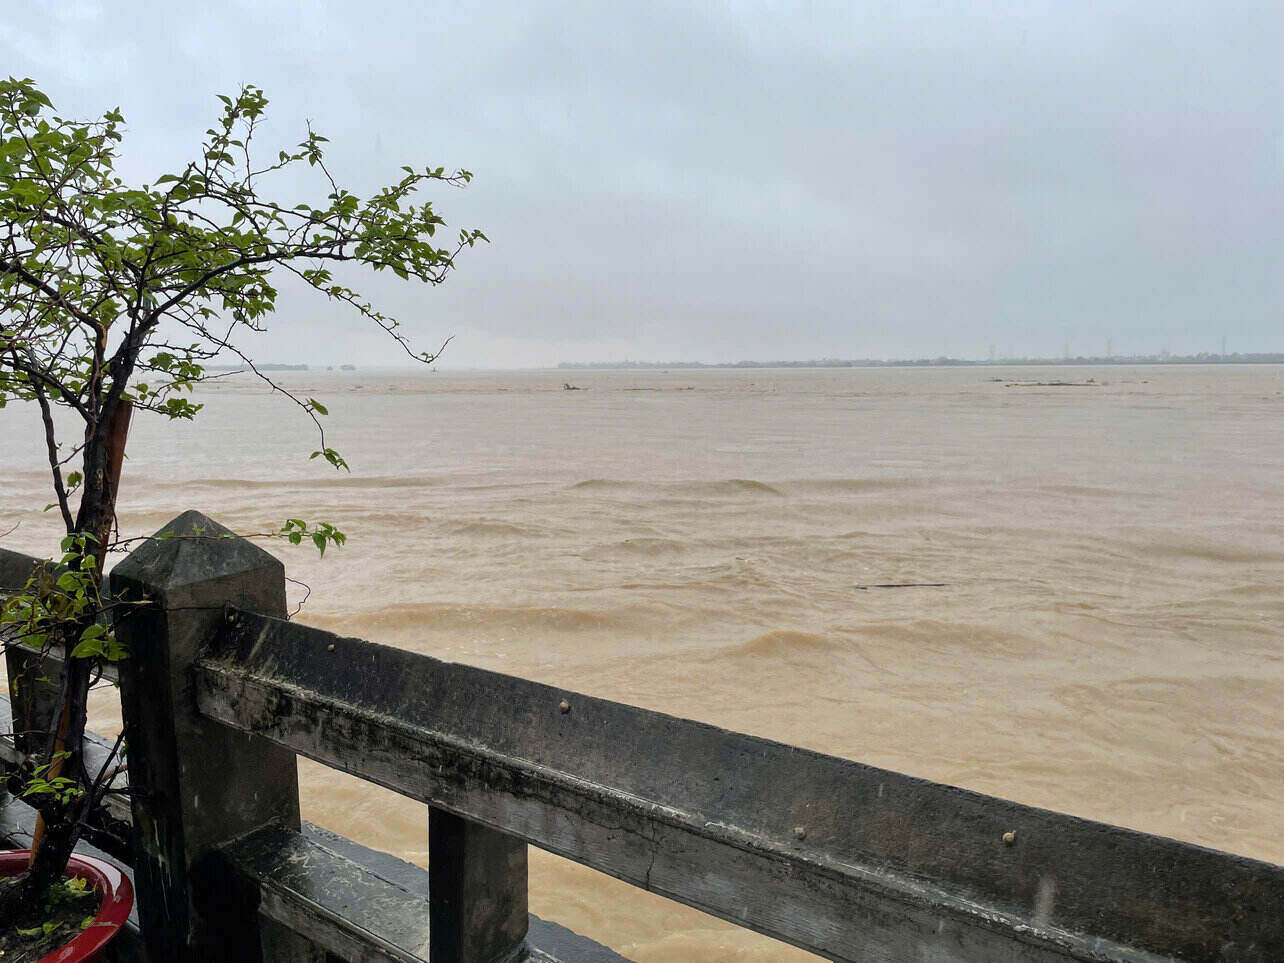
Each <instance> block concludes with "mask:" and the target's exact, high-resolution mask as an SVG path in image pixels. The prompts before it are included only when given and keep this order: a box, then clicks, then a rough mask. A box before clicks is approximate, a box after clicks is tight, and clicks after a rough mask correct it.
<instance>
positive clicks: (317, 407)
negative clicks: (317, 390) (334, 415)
mask: <svg viewBox="0 0 1284 963" xmlns="http://www.w3.org/2000/svg"><path fill="white" fill-rule="evenodd" d="M308 404H310V405H311V406H312V410H313V411H315V412H316V413H317V414H318V415H328V414H329V413H330V412H329V411H328V410H327V409H326V406H325V405H323V404H321V402H319V401H317V400H316V399H315V398H309V399H308Z"/></svg>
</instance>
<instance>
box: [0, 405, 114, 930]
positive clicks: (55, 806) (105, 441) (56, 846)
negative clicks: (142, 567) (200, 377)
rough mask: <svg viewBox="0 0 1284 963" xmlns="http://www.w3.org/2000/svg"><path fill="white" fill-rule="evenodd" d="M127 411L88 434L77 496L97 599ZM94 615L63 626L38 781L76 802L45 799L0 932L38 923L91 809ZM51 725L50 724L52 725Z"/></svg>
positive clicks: (5, 902) (1, 903)
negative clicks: (89, 651) (83, 641)
mask: <svg viewBox="0 0 1284 963" xmlns="http://www.w3.org/2000/svg"><path fill="white" fill-rule="evenodd" d="M131 413H132V405H131V404H130V402H128V401H122V402H119V403H118V404H117V405H115V407H114V408H113V409H112V410H111V411H110V412H104V416H105V417H104V419H103V421H104V423H105V424H103V425H100V426H98V427H97V429H96V430H91V432H90V433H89V436H88V437H87V438H86V445H85V454H84V472H83V474H84V478H85V482H84V488H83V492H82V496H81V501H80V508H79V511H78V512H77V516H76V526H75V530H74V531H73V532H72V533H70V534H78V533H83V534H87V535H91V536H93V538H94V539H95V540H96V541H95V546H96V548H95V549H94V551H95V554H96V562H97V565H96V566H95V568H94V570H93V573H92V578H93V580H94V582H95V583H96V588H97V590H98V591H101V588H102V578H103V565H104V561H105V559H106V555H107V546H108V545H109V544H110V541H111V533H112V529H113V527H114V524H115V518H116V491H117V488H118V485H119V482H120V471H121V465H122V463H123V459H124V455H125V439H126V437H127V436H128V432H129V421H130V415H131ZM98 614H99V613H98V612H96V611H90V612H87V613H86V617H85V619H84V620H83V621H78V622H76V623H74V624H71V625H68V626H66V629H67V633H66V636H65V638H64V639H63V640H62V644H63V651H64V660H63V666H64V668H63V686H62V704H61V707H60V712H59V718H58V720H57V722H56V724H54V725H51V727H50V729H51V737H50V745H49V751H48V754H47V756H46V758H47V759H48V760H49V767H48V769H47V771H46V772H45V773H44V778H46V779H48V780H50V781H52V780H53V779H55V778H56V777H58V776H59V775H62V774H64V773H66V774H68V777H69V778H71V779H74V780H76V781H77V782H78V783H79V784H80V790H81V792H80V794H79V795H78V796H76V797H74V798H72V799H70V800H68V801H67V802H65V803H62V802H59V801H58V800H56V799H49V800H46V801H44V802H43V803H41V805H40V806H39V814H38V817H37V820H36V828H35V831H34V832H33V834H32V843H31V848H32V856H31V864H30V866H29V867H28V868H27V870H26V872H24V873H22V874H21V875H19V876H16V877H14V878H13V879H12V880H10V881H9V882H7V883H6V884H5V885H4V887H3V889H0V926H12V925H14V924H15V923H19V922H21V921H23V917H24V916H27V915H28V914H31V913H35V914H36V915H40V912H41V908H42V905H43V895H44V892H45V891H46V890H47V889H48V888H49V886H50V885H51V884H53V883H55V882H57V881H58V880H59V879H60V878H61V877H62V874H63V871H64V870H65V869H66V867H67V860H68V859H70V858H71V854H72V852H73V851H74V850H75V848H76V843H77V842H79V840H80V834H81V831H82V829H83V826H84V820H83V819H82V815H85V813H84V810H85V807H86V806H89V805H92V803H93V800H92V799H91V798H90V789H91V785H92V779H93V777H94V776H96V775H97V774H96V773H89V772H87V770H86V768H85V763H84V735H85V718H86V714H87V712H88V703H89V683H90V678H91V672H92V669H93V664H92V660H90V659H73V658H72V657H71V652H72V650H73V649H74V648H75V647H76V643H77V641H78V640H79V638H80V633H81V631H82V630H83V629H84V628H86V627H87V626H88V625H90V624H92V623H93V622H94V621H96V619H97V617H98ZM51 721H52V720H51Z"/></svg>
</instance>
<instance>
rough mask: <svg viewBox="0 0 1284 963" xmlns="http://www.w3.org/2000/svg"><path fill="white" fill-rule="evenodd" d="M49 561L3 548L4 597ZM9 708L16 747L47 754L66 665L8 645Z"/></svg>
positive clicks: (0, 584)
mask: <svg viewBox="0 0 1284 963" xmlns="http://www.w3.org/2000/svg"><path fill="white" fill-rule="evenodd" d="M48 564H49V563H48V562H44V561H41V560H40V559H38V558H32V557H31V556H30V555H22V554H19V553H18V552H10V551H8V550H7V549H0V595H4V594H6V593H8V592H20V591H21V590H22V588H23V587H24V586H25V585H26V582H27V579H28V578H30V576H31V574H32V572H34V571H35V569H36V567H37V566H41V565H48ZM5 671H6V672H7V673H8V676H9V706H10V709H11V711H12V713H13V743H14V748H16V749H17V750H18V751H19V752H21V753H24V754H28V755H29V754H31V753H32V752H43V751H44V749H45V742H46V741H47V740H48V737H49V728H50V725H51V723H52V720H53V717H54V713H55V712H56V711H57V709H58V700H59V696H60V695H61V691H60V687H59V685H58V680H59V678H60V675H59V673H60V672H61V671H62V666H61V665H60V664H59V663H57V662H55V661H53V660H51V659H47V658H46V657H45V656H43V655H41V653H39V652H37V651H36V650H35V649H29V648H27V647H26V646H24V645H21V644H20V643H17V642H12V643H10V644H8V645H6V646H5Z"/></svg>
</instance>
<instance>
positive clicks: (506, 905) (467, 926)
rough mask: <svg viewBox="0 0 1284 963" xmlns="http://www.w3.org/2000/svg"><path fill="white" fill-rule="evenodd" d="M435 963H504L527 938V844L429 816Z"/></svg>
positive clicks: (438, 814) (445, 816)
mask: <svg viewBox="0 0 1284 963" xmlns="http://www.w3.org/2000/svg"><path fill="white" fill-rule="evenodd" d="M428 858H429V862H428V876H429V879H430V886H429V897H428V910H429V918H430V921H431V923H430V925H431V929H432V956H431V960H432V963H500V961H505V960H509V959H512V958H513V956H514V955H515V954H516V953H517V952H518V950H520V948H521V946H522V943H523V941H524V940H525V938H526V916H527V913H526V884H527V868H526V842H525V840H521V839H514V838H513V837H512V836H509V835H506V834H505V833H500V832H496V831H495V830H493V829H491V828H489V827H488V826H482V825H480V824H479V823H474V822H469V821H468V820H466V819H461V818H460V817H459V816H456V815H454V814H453V813H448V812H443V811H442V810H440V809H429V811H428Z"/></svg>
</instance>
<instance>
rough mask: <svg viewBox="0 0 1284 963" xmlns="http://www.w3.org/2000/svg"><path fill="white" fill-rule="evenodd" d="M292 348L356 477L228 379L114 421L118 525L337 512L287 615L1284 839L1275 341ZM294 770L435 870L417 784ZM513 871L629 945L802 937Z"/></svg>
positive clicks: (37, 492)
mask: <svg viewBox="0 0 1284 963" xmlns="http://www.w3.org/2000/svg"><path fill="white" fill-rule="evenodd" d="M567 377H570V379H571V380H572V381H573V382H575V383H576V384H577V385H579V386H580V387H582V388H583V389H585V390H583V391H575V392H569V391H563V390H562V387H561V386H562V382H563V381H564V380H566V379H567ZM281 378H282V380H283V381H284V382H285V383H286V384H289V385H290V386H291V387H293V388H296V389H297V390H298V391H300V392H301V393H303V394H306V395H311V396H315V397H317V398H318V399H320V400H321V401H323V402H324V403H325V404H326V405H327V406H328V407H329V409H330V412H331V416H330V418H329V419H328V422H329V426H330V433H329V436H328V439H327V440H328V442H329V443H330V444H332V445H333V446H334V447H336V448H338V449H339V450H340V451H342V452H343V454H344V455H345V456H346V457H347V459H348V461H349V462H350V463H351V465H352V473H351V474H350V475H348V474H336V473H334V472H333V471H331V470H329V469H328V468H325V467H324V466H323V465H320V464H319V463H318V462H310V461H308V459H307V456H308V454H309V453H310V452H311V451H312V450H313V449H314V448H316V447H317V445H316V444H315V439H314V438H313V437H311V436H310V435H309V426H308V424H307V423H306V421H305V420H304V419H303V418H302V417H300V416H299V414H298V412H297V409H293V408H292V407H291V406H290V405H289V404H288V403H286V402H284V401H283V400H282V399H281V398H280V397H276V398H272V397H269V395H268V393H267V392H266V391H265V390H264V389H263V388H262V387H261V386H260V385H258V384H256V383H255V382H253V381H251V380H248V379H245V378H242V377H236V378H231V379H227V380H225V381H222V382H219V383H216V384H214V385H211V386H210V387H209V388H207V389H206V390H205V391H204V392H203V393H202V397H201V399H200V400H203V401H204V402H205V404H206V409H205V410H204V411H203V412H202V414H201V417H200V420H199V422H198V424H197V425H195V426H191V425H183V424H178V425H168V424H164V423H161V422H158V421H156V420H154V419H153V420H148V419H140V420H139V421H138V422H137V423H136V425H135V429H134V435H133V437H132V439H131V448H130V459H129V462H128V463H127V466H126V475H125V481H124V483H123V490H122V496H121V499H122V501H121V508H122V512H121V522H122V529H123V530H124V531H126V532H127V533H129V534H135V533H146V532H151V531H153V530H155V529H156V528H158V527H159V526H160V525H161V524H163V523H164V522H165V521H167V520H168V519H170V518H171V517H173V516H174V515H176V514H178V512H179V511H181V510H183V509H187V508H199V509H201V510H202V511H204V512H206V513H207V514H209V515H211V516H212V517H214V518H216V519H218V520H219V521H221V522H223V523H224V524H226V525H228V526H230V527H232V528H234V529H237V530H242V531H244V530H253V531H259V530H263V529H264V528H265V527H277V526H279V525H280V524H281V522H282V520H283V519H284V518H285V517H286V516H287V515H290V516H299V517H306V518H308V519H317V520H328V521H331V522H334V523H335V524H336V525H338V526H339V527H340V528H342V529H343V530H345V531H346V532H348V533H349V535H350V537H351V540H350V542H349V544H348V546H347V547H346V548H344V549H343V550H342V551H340V552H336V553H332V554H328V555H327V557H326V558H325V559H324V560H323V561H319V560H318V559H317V558H316V557H315V552H313V553H311V554H309V553H308V552H305V551H303V550H302V549H288V548H285V547H281V546H273V550H275V551H277V552H278V554H280V555H282V557H283V558H284V559H285V561H286V565H287V570H288V572H289V574H290V575H291V576H292V577H294V578H298V579H301V580H303V581H305V582H306V583H307V584H308V585H309V586H310V587H311V590H312V594H311V596H310V598H309V599H308V602H307V605H306V607H305V608H304V610H303V612H302V613H301V615H300V616H299V618H300V619H301V620H302V621H305V622H309V623H311V624H314V625H319V626H322V627H325V628H328V629H332V630H335V631H339V632H343V633H345V634H350V635H358V636H362V637H365V638H369V639H374V640H376V641H382V642H387V643H391V644H393V645H398V646H403V647H406V648H409V649H414V650H416V651H420V652H425V653H430V654H432V655H435V656H439V657H442V658H446V659H453V660H457V661H463V662H469V663H473V664H476V665H480V666H484V667H486V668H489V669H496V670H499V671H503V672H510V673H514V674H519V675H524V676H528V677H531V678H534V679H538V680H540V681H543V682H548V683H551V684H554V685H557V686H560V687H564V688H567V689H571V690H577V691H582V692H588V693H592V694H594V695H598V696H603V697H606V698H610V699H618V700H623V701H627V702H632V703H636V704H638V705H643V706H647V707H650V708H654V709H660V710H663V711H665V712H670V713H675V714H677V715H682V716H688V717H691V718H695V719H700V720H703V721H706V722H710V723H715V724H717V725H721V726H726V727H729V728H732V729H738V730H742V731H745V732H751V733H754V734H757V735H761V736H767V737H770V738H773V739H778V740H782V741H785V742H792V743H797V744H799V745H802V746H807V747H809V748H812V749H818V750H821V751H824V752H828V753H834V754H836V755H840V756H846V757H848V758H851V759H857V760H860V761H863V762H868V763H872V764H875V765H879V766H886V767H890V768H893V769H897V770H901V771H904V772H908V773H911V774H913V775H917V776H923V777H927V778H929V779H935V780H940V781H943V782H947V783H953V784H955V785H959V786H966V787H967V788H969V789H975V790H979V791H981V792H985V793H991V794H995V795H1000V796H1005V797H1008V798H1010V799H1015V800H1018V801H1020V802H1023V803H1029V804H1033V805H1037V806H1045V807H1049V808H1052V809H1058V810H1063V811H1068V812H1071V813H1075V814H1077V815H1081V816H1086V817H1089V818H1092V819H1099V820H1106V821H1109V822H1113V823H1118V824H1121V825H1124V826H1130V827H1133V828H1136V829H1141V830H1145V831H1148V832H1152V833H1162V834H1165V835H1170V836H1176V837H1180V838H1182V839H1186V840H1190V841H1193V842H1196V843H1201V844H1204V845H1207V846H1213V847H1217V848H1219V849H1226V850H1231V851H1233V852H1237V853H1242V854H1245V855H1248V856H1254V857H1258V858H1262V859H1267V860H1271V861H1273V862H1284V806H1281V805H1280V802H1279V800H1280V799H1281V798H1284V698H1282V697H1281V692H1284V658H1282V653H1284V647H1282V646H1281V641H1280V628H1281V624H1284V589H1281V585H1284V395H1282V394H1281V391H1284V367H1271V366H1261V367H1256V366H1252V367H1250V366H1243V367H1238V366H1235V367H1232V366H1216V367H1213V366H1210V367H1185V366H1182V367H1177V366H1173V367H1160V366H1153V367H1150V366H1138V367H1123V366H1118V367H1103V368H1054V369H1014V368H963V369H959V368H953V369H904V368H899V369H837V370H792V369H790V370H783V369H782V370H774V369H760V370H750V371H743V370H737V371H726V370H713V371H673V372H667V373H666V372H659V371H601V372H574V373H569V374H568V373H565V372H557V371H546V372H518V373H494V372H488V373H467V374H452V373H432V372H429V371H425V372H421V373H369V372H360V371H358V372H345V373H339V372H333V373H331V372H300V373H289V374H283V375H281ZM1088 379H1092V381H1093V383H1091V384H1076V385H1064V386H1036V385H1028V384H1021V385H1015V384H1010V383H1011V382H1036V381H1044V382H1046V381H1058V380H1060V381H1070V382H1087V381H1088ZM39 445H40V435H39V434H38V420H37V419H36V418H35V416H34V413H33V412H28V411H21V410H14V409H12V408H10V409H8V410H5V411H2V412H0V468H2V470H3V475H2V476H0V477H2V478H3V482H4V484H3V486H2V487H0V531H3V530H6V529H8V528H9V527H10V526H12V525H13V524H15V523H21V524H20V527H19V528H18V529H17V530H16V531H15V532H13V533H12V534H10V535H9V536H7V537H6V538H5V539H4V544H5V545H6V546H8V547H11V548H14V549H18V550H24V551H28V552H32V553H36V554H49V553H51V552H52V551H53V549H54V547H55V545H56V537H57V535H56V519H55V518H52V517H50V516H48V515H41V514H40V512H39V511H38V509H39V508H40V507H41V506H43V505H44V504H45V503H46V502H48V501H49V500H50V496H49V495H48V489H49V485H48V481H47V476H46V474H45V473H44V472H43V471H42V469H41V463H42V462H41V460H42V453H41V449H40V447H39ZM907 582H913V583H942V584H939V585H933V586H932V587H915V588H897V589H887V588H876V587H874V586H876V585H879V584H885V583H907ZM298 595H299V593H296V600H297V598H298ZM110 701H111V693H110V692H108V693H104V694H103V696H102V697H101V698H100V700H99V706H100V708H99V710H98V718H97V720H96V724H97V727H98V728H99V729H110V728H112V727H113V726H114V725H116V724H117V722H116V719H115V718H114V717H113V712H112V710H111V708H110ZM302 772H303V777H302V778H303V782H304V786H303V790H304V797H305V817H306V818H308V819H311V820H312V821H314V822H317V823H319V824H321V825H323V826H327V827H329V828H331V829H334V830H337V831H339V832H342V833H345V834H346V835H349V836H352V837H354V838H356V839H358V840H361V841H362V842H364V843H366V844H368V845H371V846H375V847H377V848H380V849H385V850H389V851H391V852H394V853H396V854H398V855H400V856H402V857H404V858H406V859H410V860H414V861H417V862H420V863H424V862H426V860H427V853H426V852H425V847H426V812H425V809H424V807H422V806H420V805H418V804H414V803H411V802H408V801H406V800H403V799H400V798H399V797H396V796H393V795H391V794H389V793H387V792H385V791H383V790H379V789H376V788H374V787H371V786H366V785H364V784H361V783H358V782H356V781H354V780H352V779H350V778H347V777H342V776H339V775H337V774H335V773H332V772H330V771H328V770H325V769H323V768H321V767H318V766H314V765H305V766H304V768H303V770H302ZM531 866H532V868H531V884H530V900H531V909H532V911H533V912H535V913H538V914H539V915H541V916H544V917H546V918H549V919H554V920H557V921H559V922H561V923H564V924H565V925H567V926H570V927H571V928H572V929H575V930H578V931H580V932H582V933H585V934H586V935H589V936H592V937H594V938H596V939H599V940H601V941H603V942H605V943H607V944H609V945H611V946H613V947H614V948H616V949H618V950H619V951H620V952H622V953H624V954H625V955H626V956H629V957H632V958H634V959H637V960H641V961H662V960H663V961H671V960H726V959H740V960H777V959H792V958H795V957H798V958H801V957H803V956H805V955H804V954H800V953H796V952H795V951H793V950H791V949H789V948H787V947H784V946H781V945H780V944H778V943H773V942H771V941H769V940H764V939H761V938H759V937H755V936H752V935H751V934H747V933H743V932H741V931H739V930H736V929H734V928H733V927H730V926H728V925H726V924H723V923H720V922H718V921H716V920H713V919H711V918H709V917H707V916H704V915H702V914H700V913H698V912H695V911H692V910H688V909H685V908H683V907H679V906H676V905H675V904H672V903H669V902H667V901H666V900H663V899H660V898H658V897H653V896H650V895H648V894H645V893H640V892H639V891H637V890H634V889H632V888H631V887H628V886H625V885H624V884H622V883H618V882H616V881H614V880H610V879H608V878H606V877H603V876H600V875H598V874H596V873H594V872H592V871H590V870H587V869H583V868H581V867H578V866H576V865H573V864H570V863H567V862H565V861H562V860H560V859H557V858H555V857H551V856H547V855H545V854H541V853H538V852H533V853H532V864H531Z"/></svg>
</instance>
